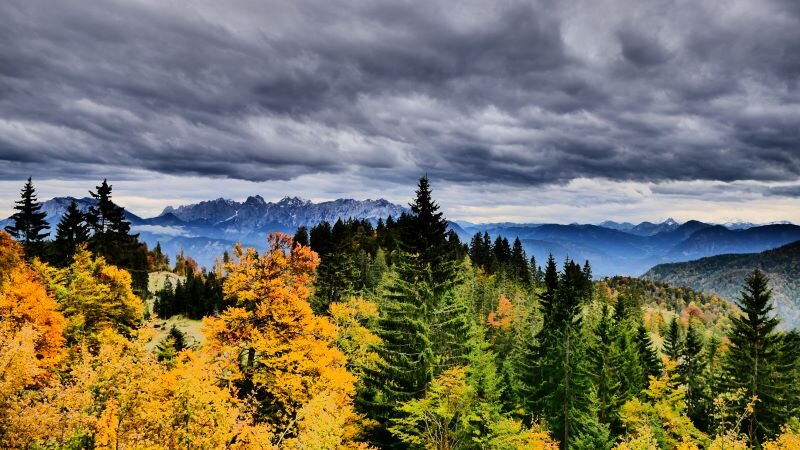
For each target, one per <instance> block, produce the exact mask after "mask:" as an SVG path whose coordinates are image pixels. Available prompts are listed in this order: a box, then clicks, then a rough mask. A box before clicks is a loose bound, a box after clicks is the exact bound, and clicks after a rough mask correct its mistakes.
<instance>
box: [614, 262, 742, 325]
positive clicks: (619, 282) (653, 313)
mask: <svg viewBox="0 0 800 450" xmlns="http://www.w3.org/2000/svg"><path fill="white" fill-rule="evenodd" d="M598 285H605V286H607V287H608V288H609V290H610V294H611V295H612V296H616V297H617V299H619V298H620V297H624V298H626V299H627V301H628V302H631V303H632V304H635V305H639V306H642V307H643V308H644V310H645V314H646V317H645V320H646V322H647V321H654V322H658V323H653V324H650V325H652V326H653V327H655V328H658V327H659V326H666V323H668V321H669V320H670V319H671V318H672V317H674V316H676V315H677V316H679V317H680V318H681V319H682V320H683V321H685V322H687V323H688V321H689V320H690V319H691V318H696V319H700V320H701V321H702V323H704V324H705V326H706V327H708V328H712V329H714V330H716V332H717V333H722V334H724V332H725V331H726V330H727V328H728V326H729V322H730V321H729V319H728V317H729V316H730V314H731V313H733V312H735V311H738V308H737V307H736V306H735V305H734V304H732V303H731V302H730V301H728V300H726V299H724V298H722V297H720V296H719V295H716V294H713V293H707V292H702V291H698V290H695V289H692V288H689V287H685V286H674V285H672V284H668V283H664V282H661V281H654V280H646V279H641V278H632V277H620V276H617V277H610V278H604V279H603V280H601V281H599V282H598Z"/></svg>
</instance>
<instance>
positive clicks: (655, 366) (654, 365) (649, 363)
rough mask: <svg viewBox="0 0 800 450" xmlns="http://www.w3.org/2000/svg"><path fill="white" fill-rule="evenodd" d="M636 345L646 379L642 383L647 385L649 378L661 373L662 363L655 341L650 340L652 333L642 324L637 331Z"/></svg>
mask: <svg viewBox="0 0 800 450" xmlns="http://www.w3.org/2000/svg"><path fill="white" fill-rule="evenodd" d="M636 344H637V347H638V353H639V364H640V365H641V367H642V370H643V375H644V377H645V379H644V380H642V382H643V383H646V382H647V378H648V377H651V376H652V377H655V376H658V374H659V373H661V362H660V361H659V360H658V352H657V351H656V348H655V346H654V345H653V340H652V339H650V333H649V332H648V331H647V328H645V327H644V325H643V324H641V323H640V324H639V326H638V327H637V329H636Z"/></svg>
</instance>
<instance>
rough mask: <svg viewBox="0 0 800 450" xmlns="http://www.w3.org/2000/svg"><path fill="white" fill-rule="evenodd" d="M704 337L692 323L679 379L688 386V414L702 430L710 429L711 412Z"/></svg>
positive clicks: (684, 346)
mask: <svg viewBox="0 0 800 450" xmlns="http://www.w3.org/2000/svg"><path fill="white" fill-rule="evenodd" d="M703 348H704V343H703V337H702V336H701V335H700V332H699V331H698V330H697V327H696V326H694V325H692V324H690V325H689V329H688V330H687V331H686V340H685V342H684V345H683V348H682V349H681V350H682V351H681V358H680V361H681V362H680V364H679V365H678V379H679V380H680V381H681V382H682V383H683V385H684V386H686V414H687V415H688V416H689V418H690V419H692V421H693V422H694V424H695V426H697V427H698V428H699V429H701V430H707V429H708V425H709V423H708V417H709V415H710V413H711V409H710V406H711V405H710V399H708V398H707V397H706V382H705V379H704V374H705V370H704V369H705V359H704V358H705V355H704V354H703Z"/></svg>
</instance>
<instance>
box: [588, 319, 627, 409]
mask: <svg viewBox="0 0 800 450" xmlns="http://www.w3.org/2000/svg"><path fill="white" fill-rule="evenodd" d="M614 328H615V327H614V324H613V323H612V319H611V314H610V312H609V307H608V305H603V311H602V315H601V316H600V321H599V322H598V324H597V327H596V328H595V330H594V338H595V341H594V343H593V345H592V348H591V351H590V352H589V354H588V356H589V360H590V365H591V367H590V373H591V376H592V381H593V382H594V387H595V391H596V396H597V398H596V404H597V415H598V420H599V421H600V422H601V423H605V424H610V423H611V422H612V421H613V420H614V417H615V416H616V413H617V409H618V408H619V405H620V404H621V403H620V395H619V391H620V388H621V383H620V380H619V375H620V373H619V371H618V369H619V368H620V355H619V348H618V347H617V342H616V339H615V336H614V335H615V330H614Z"/></svg>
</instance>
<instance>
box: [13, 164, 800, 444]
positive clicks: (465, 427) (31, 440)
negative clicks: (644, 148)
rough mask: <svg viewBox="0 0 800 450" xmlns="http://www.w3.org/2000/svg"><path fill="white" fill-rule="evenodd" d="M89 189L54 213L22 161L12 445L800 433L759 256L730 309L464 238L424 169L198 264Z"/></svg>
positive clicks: (497, 241)
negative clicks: (349, 211)
mask: <svg viewBox="0 0 800 450" xmlns="http://www.w3.org/2000/svg"><path fill="white" fill-rule="evenodd" d="M411 191H412V189H409V192H411ZM90 194H91V197H92V198H93V199H94V203H93V206H91V207H90V208H89V209H88V210H85V211H82V210H81V209H80V208H78V206H77V205H76V204H75V203H74V202H73V203H72V204H71V205H70V206H69V208H68V210H67V212H66V214H65V215H64V216H63V218H62V219H61V220H60V222H59V223H55V224H54V223H48V221H47V217H46V214H45V213H44V212H43V211H42V207H41V204H40V202H39V200H38V198H37V194H36V190H35V186H34V184H33V181H32V180H31V179H28V181H27V183H26V184H25V185H24V186H23V188H22V191H21V193H20V197H19V198H20V199H19V201H18V202H17V203H16V204H15V205H14V211H15V212H14V215H13V216H12V219H13V220H12V223H13V224H12V225H11V226H9V227H7V228H6V230H5V231H6V232H0V447H2V448H9V449H174V448H186V449H368V448H380V449H441V450H449V449H496V450H501V449H553V450H554V449H619V450H634V449H687V450H688V449H714V450H723V449H731V450H733V449H751V448H755V449H769V450H779V449H784V450H796V449H800V389H798V386H800V334H798V333H797V332H796V331H786V330H784V329H782V328H781V327H780V326H779V325H780V322H779V319H778V318H777V316H776V315H775V314H774V312H773V304H772V298H771V290H770V285H769V280H768V278H767V277H766V276H765V275H764V274H763V273H761V272H759V271H753V272H752V273H749V274H748V275H747V276H746V277H744V278H743V279H741V280H740V285H741V288H740V293H739V295H738V297H737V298H736V299H734V300H735V301H734V302H732V303H731V302H729V301H727V300H725V299H722V298H720V297H717V296H714V295H710V294H705V293H701V292H696V291H693V290H691V289H688V288H681V287H676V286H671V285H668V284H665V283H657V282H652V281H647V280H641V279H635V278H628V277H613V278H604V279H595V278H594V277H593V276H592V267H591V261H573V260H570V259H566V260H565V261H560V262H557V261H556V259H555V258H554V257H553V256H550V258H548V259H547V260H544V261H537V260H536V258H534V257H532V256H529V255H527V254H526V252H525V250H524V248H523V245H522V242H521V241H520V239H519V238H517V239H515V240H513V241H509V239H507V238H504V237H495V238H494V239H493V238H492V237H491V236H490V235H489V234H488V233H477V234H475V235H474V236H473V237H472V238H471V239H470V240H469V242H462V240H461V239H460V238H459V236H458V235H457V234H456V233H455V232H454V231H452V230H451V229H450V228H449V226H448V222H447V220H446V217H445V215H444V213H443V211H442V210H441V209H440V208H439V206H438V204H437V202H436V200H435V198H434V190H433V189H432V187H431V185H430V181H429V180H428V178H427V176H426V177H422V178H421V179H420V180H419V183H418V185H417V186H416V189H415V190H414V192H413V196H411V200H410V202H409V209H408V212H407V213H403V214H401V215H399V216H398V217H386V218H383V219H380V220H378V221H377V222H372V221H369V220H359V219H349V220H338V221H336V222H335V223H328V222H321V223H319V224H317V225H315V226H313V227H300V228H299V229H297V231H296V233H295V234H294V236H291V235H288V234H284V233H277V232H276V233H268V234H265V236H264V241H263V246H261V247H260V248H245V247H243V246H242V245H238V246H236V247H235V248H232V249H230V251H227V252H225V253H224V254H222V255H220V257H219V259H218V261H217V263H216V264H215V265H214V267H210V268H203V267H199V265H198V264H197V262H195V261H194V260H193V259H192V257H191V255H186V254H183V253H179V254H177V255H174V257H172V258H171V257H170V255H166V254H165V253H164V252H163V251H162V248H161V245H160V244H159V245H156V246H155V247H154V248H152V249H150V248H148V246H147V245H146V244H144V243H143V242H141V241H140V239H139V236H138V235H137V234H135V233H133V232H132V231H131V223H130V221H129V220H127V219H126V215H125V210H124V209H123V208H122V207H120V206H119V205H117V204H116V203H115V201H114V198H113V195H112V185H111V184H109V183H108V182H107V181H106V180H103V181H102V182H101V183H100V184H99V185H97V186H96V187H95V188H93V189H92V190H91V191H90ZM53 229H54V230H55V232H54V233H53V234H52V236H53V237H52V239H51V238H50V236H51V234H50V230H53ZM175 317H182V318H184V319H185V320H190V321H192V323H197V324H198V327H197V329H198V331H197V335H196V336H190V335H189V333H188V332H187V331H185V330H182V329H180V327H177V326H175V324H174V323H175V322H170V320H173V319H174V318H175Z"/></svg>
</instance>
